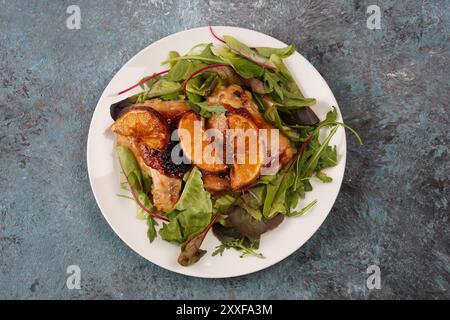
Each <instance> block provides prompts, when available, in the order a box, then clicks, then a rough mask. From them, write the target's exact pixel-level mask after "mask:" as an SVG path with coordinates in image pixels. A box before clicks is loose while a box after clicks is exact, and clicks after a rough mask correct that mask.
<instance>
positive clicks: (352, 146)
mask: <svg viewBox="0 0 450 320" xmlns="http://www.w3.org/2000/svg"><path fill="white" fill-rule="evenodd" d="M70 4H77V5H79V6H80V8H81V15H82V26H81V30H68V29H67V28H66V21H65V20H66V18H67V17H68V15H67V14H66V8H67V7H68V5H70ZM370 4H378V5H379V6H380V7H381V9H382V22H381V23H382V29H381V30H369V29H368V28H367V27H366V19H367V16H368V15H367V14H366V8H367V6H368V5H370ZM449 21H450V10H449V2H448V1H447V0H441V1H436V0H428V1H381V0H378V1H372V0H369V1H356V0H354V1H337V0H334V1H316V0H310V1H283V2H281V1H280V2H279V1H264V0H261V1H227V0H220V1H214V0H192V1H158V0H152V1H118V0H117V1H81V0H73V1H40V0H39V1H24V0H22V1H13V0H6V1H5V0H2V1H0V192H1V198H0V298H21V299H28V298H32V299H41V298H58V299H59V298H69V299H71V298H83V299H109V298H114V299H122V298H134V299H140V298H163V299H165V298H194V299H195V298H218V299H228V298H230V299H237V298H261V299H269V298H275V299H281V298H294V299H308V298H315V299H317V298H346V299H347V298H351V299H353V298H362V299H372V298H393V299H400V298H450V293H449V287H450V285H449V282H450V269H449V244H450V241H449V240H450V239H449V222H448V218H449V200H450V199H449V198H450V178H449V176H450V155H449V142H450V135H449V127H450V117H449V114H448V111H449V109H450V107H449V104H450V84H449V82H450V76H449V75H450V51H449V46H450V25H449ZM209 24H213V25H232V26H242V27H246V28H251V29H255V30H258V31H261V32H264V33H267V34H269V35H272V36H274V37H276V38H279V39H280V40H282V41H285V42H292V43H294V44H295V45H297V47H298V49H299V51H300V52H301V53H302V54H303V55H305V56H306V57H307V58H308V59H309V60H310V61H311V62H312V63H313V64H314V66H315V67H316V68H317V69H318V70H319V71H320V72H321V73H322V75H323V76H324V78H325V79H326V80H327V81H328V83H329V85H330V86H331V88H332V90H333V92H334V93H335V95H336V98H337V100H338V101H339V103H340V107H341V109H342V112H343V114H344V118H345V120H346V122H347V123H349V124H350V125H352V126H353V127H354V128H356V129H357V131H358V132H360V133H361V135H362V136H363V138H364V140H365V145H364V146H363V147H360V146H359V145H357V142H356V141H355V139H353V138H350V139H349V145H348V163H347V170H346V175H345V179H344V184H343V187H342V190H341V193H340V195H339V197H338V199H337V201H336V204H335V206H334V208H333V210H332V212H331V214H330V216H329V217H328V219H327V220H326V221H325V223H324V224H323V226H322V227H321V228H320V229H319V231H318V232H317V233H316V234H315V235H314V236H313V237H312V239H311V240H310V241H309V242H308V243H307V244H306V245H304V246H303V247H302V248H301V249H300V250H298V251H297V252H296V253H295V254H293V255H292V256H290V257H289V258H287V259H286V260H284V261H283V262H281V263H279V264H277V265H276V266H274V267H272V268H269V269H267V270H264V271H262V272H258V273H256V274H253V275H249V276H244V277H239V278H233V279H225V280H206V279H196V278H189V277H185V276H181V275H178V274H174V273H171V272H168V271H166V270H164V269H161V268H159V267H157V266H155V265H153V264H151V263H149V262H147V261H146V260H145V259H143V258H141V257H140V256H138V255H137V254H135V253H134V252H133V251H132V250H130V249H129V248H128V247H127V246H126V245H125V244H124V243H123V242H122V241H121V240H120V239H119V238H118V237H117V236H116V235H115V234H114V232H113V231H112V229H111V228H110V227H109V226H108V224H107V223H106V221H105V219H104V218H103V217H102V215H101V213H100V211H99V209H98V207H97V205H96V202H95V200H94V197H93V195H92V192H91V189H90V186H89V181H88V177H87V170H86V151H85V150H86V139H87V132H88V128H89V122H90V119H91V115H92V112H93V110H94V108H95V105H96V103H97V100H98V99H99V97H100V95H101V93H102V91H103V89H104V88H105V86H106V85H107V83H108V82H109V81H110V79H111V78H112V77H113V75H114V74H115V73H116V72H117V70H118V69H119V68H120V67H121V66H122V65H123V64H124V63H125V62H126V61H127V60H128V59H130V58H131V57H132V56H133V55H134V54H136V53H137V52H138V51H140V50H141V49H143V48H144V47H146V46H147V45H149V44H150V43H152V42H153V41H155V40H158V39H160V38H162V37H165V36H167V35H169V34H171V33H174V32H177V31H181V30H185V29H189V28H192V27H197V26H204V25H209ZM71 264H76V265H79V266H80V267H81V271H82V288H81V290H68V289H67V288H66V277H67V274H66V268H67V266H68V265H71ZM372 264H378V265H379V266H380V267H381V272H382V288H381V289H380V290H368V289H367V288H366V284H365V281H366V277H367V275H366V268H367V267H368V266H369V265H372Z"/></svg>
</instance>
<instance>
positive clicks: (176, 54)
mask: <svg viewBox="0 0 450 320" xmlns="http://www.w3.org/2000/svg"><path fill="white" fill-rule="evenodd" d="M179 56H180V54H179V53H178V52H176V51H169V60H170V59H174V58H178V57H179ZM174 66H175V62H170V63H169V67H170V69H172V68H173V67H174Z"/></svg>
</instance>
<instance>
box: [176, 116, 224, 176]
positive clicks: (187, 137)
mask: <svg viewBox="0 0 450 320" xmlns="http://www.w3.org/2000/svg"><path fill="white" fill-rule="evenodd" d="M178 130H179V131H178V135H179V139H180V145H181V149H182V150H183V152H184V155H185V156H186V157H187V158H188V159H190V160H191V161H192V162H193V163H194V164H195V165H196V166H197V167H199V168H200V169H202V170H206V171H211V172H219V171H223V170H225V169H227V165H226V164H224V160H223V157H222V156H221V155H220V154H218V153H220V152H216V151H219V149H217V150H216V148H214V147H213V145H212V144H213V141H212V140H210V139H208V138H207V137H205V134H204V120H203V119H200V117H199V116H197V115H196V114H195V113H193V112H188V113H185V114H184V115H183V116H182V117H181V119H180V121H179V123H178ZM196 145H197V147H196ZM220 151H223V149H222V150H220Z"/></svg>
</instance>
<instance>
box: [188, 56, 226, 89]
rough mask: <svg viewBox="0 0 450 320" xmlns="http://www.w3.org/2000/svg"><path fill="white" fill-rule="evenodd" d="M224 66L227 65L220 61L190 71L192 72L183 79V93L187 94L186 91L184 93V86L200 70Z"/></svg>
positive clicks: (200, 71)
mask: <svg viewBox="0 0 450 320" xmlns="http://www.w3.org/2000/svg"><path fill="white" fill-rule="evenodd" d="M225 66H227V65H226V64H222V63H216V64H210V65H207V66H206V67H203V68H200V69H198V70H197V71H195V72H193V73H192V74H191V75H190V76H189V77H188V78H187V79H186V80H185V81H184V84H183V92H184V95H185V96H187V93H186V86H187V84H188V82H189V80H191V79H192V78H193V77H195V76H196V75H198V74H199V73H202V72H203V71H205V70H208V69H211V68H216V67H225Z"/></svg>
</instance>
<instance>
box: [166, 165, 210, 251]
mask: <svg viewBox="0 0 450 320" xmlns="http://www.w3.org/2000/svg"><path fill="white" fill-rule="evenodd" d="M211 215H212V201H211V195H210V194H209V192H208V191H206V190H205V189H204V187H203V181H202V174H201V172H200V170H199V169H198V168H197V167H194V168H193V169H192V170H191V172H190V173H189V174H188V176H187V180H186V184H185V186H184V189H183V192H182V193H181V196H180V199H179V200H178V202H177V203H176V204H175V206H174V207H173V208H172V209H171V210H170V211H169V212H167V213H166V216H167V217H169V219H170V223H168V224H165V225H164V226H163V227H162V228H161V230H160V231H159V234H160V235H161V237H162V238H163V239H164V240H166V241H169V242H173V243H178V244H181V243H183V242H185V241H186V239H187V238H188V237H189V236H191V235H192V234H195V233H197V232H199V231H200V230H203V229H204V228H205V227H206V226H207V225H208V223H209V222H210V220H211Z"/></svg>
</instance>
